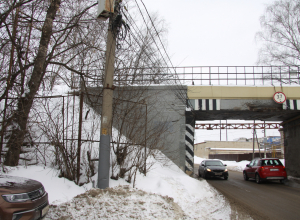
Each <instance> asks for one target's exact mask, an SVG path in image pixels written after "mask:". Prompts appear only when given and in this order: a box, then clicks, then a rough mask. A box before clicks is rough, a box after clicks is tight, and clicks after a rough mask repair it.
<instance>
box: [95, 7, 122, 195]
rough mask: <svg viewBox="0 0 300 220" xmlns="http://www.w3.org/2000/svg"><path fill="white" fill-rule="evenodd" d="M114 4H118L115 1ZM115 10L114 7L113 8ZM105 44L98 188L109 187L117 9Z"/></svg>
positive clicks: (111, 17)
mask: <svg viewBox="0 0 300 220" xmlns="http://www.w3.org/2000/svg"><path fill="white" fill-rule="evenodd" d="M116 4H118V2H117V1H116ZM112 7H113V6H112ZM115 8H116V7H115ZM111 15H112V16H110V18H109V27H108V34H107V44H106V63H105V78H104V84H103V99H102V113H101V132H100V151H99V163H98V188H100V189H105V188H107V187H109V168H110V140H111V135H112V104H113V89H114V85H113V77H114V71H115V68H114V63H115V49H116V35H117V30H116V28H117V26H116V25H113V24H114V22H115V18H116V16H117V15H118V9H117V10H115V11H114V13H111Z"/></svg>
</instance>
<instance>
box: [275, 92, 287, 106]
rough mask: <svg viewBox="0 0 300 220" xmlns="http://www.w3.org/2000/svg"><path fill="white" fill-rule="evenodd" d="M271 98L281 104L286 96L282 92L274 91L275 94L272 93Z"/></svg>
mask: <svg viewBox="0 0 300 220" xmlns="http://www.w3.org/2000/svg"><path fill="white" fill-rule="evenodd" d="M273 99H274V101H275V102H277V103H279V104H282V103H284V102H285V100H286V96H285V94H284V93H283V92H275V94H274V95H273Z"/></svg>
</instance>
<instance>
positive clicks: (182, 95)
mask: <svg viewBox="0 0 300 220" xmlns="http://www.w3.org/2000/svg"><path fill="white" fill-rule="evenodd" d="M140 1H141V3H142V4H143V6H144V8H145V10H146V13H147V15H148V17H149V19H150V21H151V24H152V26H153V28H154V30H155V32H156V34H157V37H158V39H159V41H160V44H161V46H162V48H163V50H164V52H165V54H166V56H167V58H168V60H169V62H170V64H171V66H172V69H173V70H174V72H175V75H176V77H178V81H179V83H180V78H179V76H178V74H177V72H176V68H175V67H174V66H173V63H172V61H171V59H170V57H169V55H168V53H167V51H166V49H165V47H164V44H163V42H162V40H161V38H160V36H159V33H158V31H157V30H156V28H155V25H154V22H153V20H152V18H151V16H150V14H149V12H148V10H147V7H146V5H145V4H144V2H143V0H140ZM135 2H136V5H137V6H138V9H139V11H140V13H141V15H142V17H143V20H144V23H145V25H147V24H146V21H145V18H144V16H143V13H142V11H141V9H140V6H139V4H138V3H137V0H135ZM151 36H152V35H151ZM152 37H153V36H152ZM153 40H154V38H153ZM154 42H155V45H156V47H157V48H158V50H159V51H160V48H159V47H158V45H157V43H156V41H155V40H154ZM160 54H161V56H162V58H163V59H164V56H163V55H162V53H161V52H160ZM164 61H165V59H164ZM165 63H166V65H167V66H168V63H167V62H166V61H165ZM180 85H181V86H182V84H181V83H180ZM177 86H178V85H177ZM179 95H180V97H181V99H182V100H184V104H186V100H187V97H186V94H184V93H182V91H181V89H179ZM189 106H190V107H192V105H191V103H189Z"/></svg>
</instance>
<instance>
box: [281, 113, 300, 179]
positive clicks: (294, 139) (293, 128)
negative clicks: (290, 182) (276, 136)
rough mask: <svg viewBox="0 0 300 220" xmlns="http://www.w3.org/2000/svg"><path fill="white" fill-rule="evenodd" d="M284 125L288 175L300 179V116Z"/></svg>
mask: <svg viewBox="0 0 300 220" xmlns="http://www.w3.org/2000/svg"><path fill="white" fill-rule="evenodd" d="M282 124H283V131H284V154H285V166H286V170H287V174H288V176H293V177H297V178H300V116H298V117H296V118H294V119H291V120H288V121H285V122H283V123H282Z"/></svg>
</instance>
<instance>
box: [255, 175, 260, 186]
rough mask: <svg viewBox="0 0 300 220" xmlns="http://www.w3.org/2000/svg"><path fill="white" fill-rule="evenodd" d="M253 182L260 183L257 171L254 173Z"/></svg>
mask: <svg viewBox="0 0 300 220" xmlns="http://www.w3.org/2000/svg"><path fill="white" fill-rule="evenodd" d="M255 182H256V183H257V184H260V183H261V179H260V176H259V174H258V173H257V174H255Z"/></svg>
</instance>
